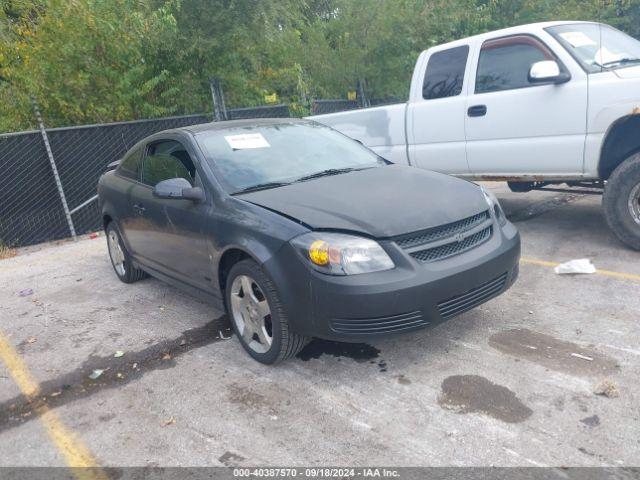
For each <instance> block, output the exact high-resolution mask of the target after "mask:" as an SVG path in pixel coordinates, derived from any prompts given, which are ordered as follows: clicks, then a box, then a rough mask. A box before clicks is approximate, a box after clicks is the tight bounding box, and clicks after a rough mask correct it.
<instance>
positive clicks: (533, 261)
mask: <svg viewBox="0 0 640 480" xmlns="http://www.w3.org/2000/svg"><path fill="white" fill-rule="evenodd" d="M520 263H522V264H530V265H540V266H542V267H555V266H557V265H560V264H559V263H557V262H547V261H546V260H536V259H534V258H524V257H523V258H521V259H520ZM596 274H597V275H604V276H605V277H614V278H622V279H624V280H633V281H635V282H640V275H636V274H635V273H625V272H613V271H611V270H600V269H599V268H598V269H597V270H596Z"/></svg>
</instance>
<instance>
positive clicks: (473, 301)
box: [438, 273, 507, 319]
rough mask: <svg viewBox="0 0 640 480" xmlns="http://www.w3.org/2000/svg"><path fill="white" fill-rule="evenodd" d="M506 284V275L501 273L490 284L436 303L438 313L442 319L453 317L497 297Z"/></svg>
mask: <svg viewBox="0 0 640 480" xmlns="http://www.w3.org/2000/svg"><path fill="white" fill-rule="evenodd" d="M506 282H507V274H506V273H503V274H502V275H500V276H499V277H498V278H495V279H493V280H491V281H490V282H487V283H485V284H483V285H480V286H479V287H476V288H473V289H471V290H469V291H468V292H466V293H463V294H461V295H457V296H455V297H453V298H450V299H448V300H444V301H442V302H440V303H438V311H439V312H440V315H441V316H442V318H444V319H447V318H451V317H455V316H456V315H459V314H461V313H463V312H466V311H467V310H471V309H472V308H475V307H477V306H478V305H480V304H482V303H484V302H486V301H487V300H489V299H490V298H493V297H495V296H496V295H498V294H499V293H500V292H501V291H502V289H503V288H504V286H505V283H506Z"/></svg>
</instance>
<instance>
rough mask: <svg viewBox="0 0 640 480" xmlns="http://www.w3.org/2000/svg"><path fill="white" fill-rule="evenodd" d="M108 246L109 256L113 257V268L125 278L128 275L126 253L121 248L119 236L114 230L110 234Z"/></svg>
mask: <svg viewBox="0 0 640 480" xmlns="http://www.w3.org/2000/svg"><path fill="white" fill-rule="evenodd" d="M107 244H108V245H109V256H110V257H111V263H112V264H113V268H114V270H115V271H116V273H117V274H118V275H120V276H121V277H123V276H124V275H125V273H126V269H125V264H124V262H125V259H124V252H123V251H122V247H121V246H120V239H119V238H118V234H117V233H116V232H115V231H114V230H111V231H110V232H109V236H108V240H107Z"/></svg>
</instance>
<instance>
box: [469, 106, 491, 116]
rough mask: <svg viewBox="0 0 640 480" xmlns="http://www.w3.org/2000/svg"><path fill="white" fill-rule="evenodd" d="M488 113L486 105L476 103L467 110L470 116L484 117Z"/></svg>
mask: <svg viewBox="0 0 640 480" xmlns="http://www.w3.org/2000/svg"><path fill="white" fill-rule="evenodd" d="M486 114H487V106H486V105H474V106H473V107H469V109H468V110H467V115H469V116H470V117H484V116H485V115H486Z"/></svg>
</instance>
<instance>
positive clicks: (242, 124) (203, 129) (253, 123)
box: [176, 118, 313, 135]
mask: <svg viewBox="0 0 640 480" xmlns="http://www.w3.org/2000/svg"><path fill="white" fill-rule="evenodd" d="M310 123H313V122H310V121H309V120H304V119H301V118H249V119H245V120H225V121H221V122H210V123H199V124H197V125H189V126H187V127H181V128H178V129H176V130H182V131H186V132H190V133H192V134H194V135H198V134H202V133H207V132H215V131H220V130H231V129H237V128H247V127H263V126H271V125H284V124H300V125H306V124H310Z"/></svg>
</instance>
